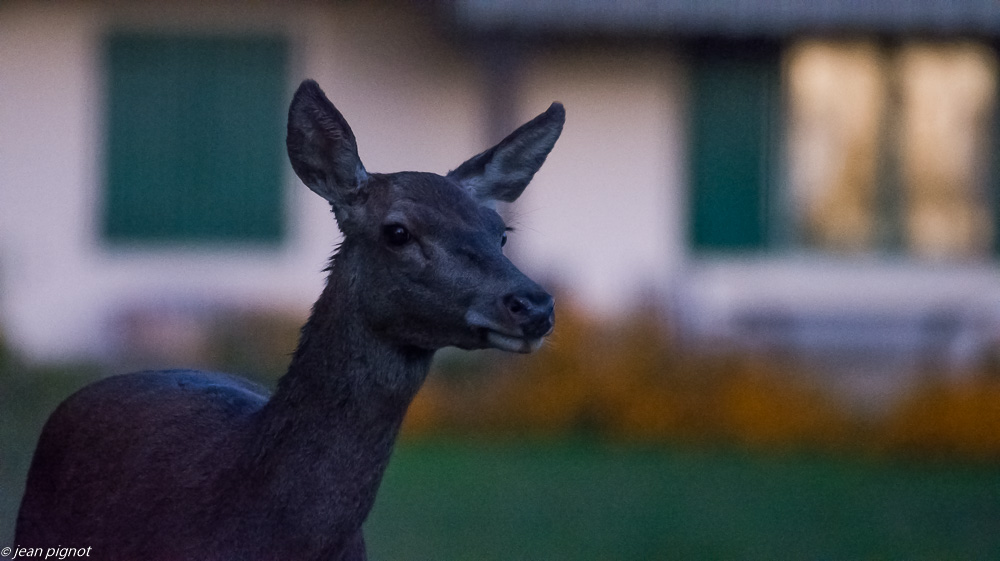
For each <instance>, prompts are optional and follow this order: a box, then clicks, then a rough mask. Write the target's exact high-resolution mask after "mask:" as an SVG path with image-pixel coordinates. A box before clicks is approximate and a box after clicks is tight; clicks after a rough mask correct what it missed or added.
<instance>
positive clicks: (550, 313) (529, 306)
mask: <svg viewBox="0 0 1000 561" xmlns="http://www.w3.org/2000/svg"><path fill="white" fill-rule="evenodd" d="M503 305H504V308H506V310H507V313H508V314H510V317H511V319H513V320H514V323H516V324H517V326H518V327H520V328H521V331H522V332H523V333H524V336H525V337H527V338H528V339H538V338H540V337H544V336H546V335H548V334H549V332H550V331H552V327H553V325H555V301H554V300H553V299H552V296H550V295H549V294H548V293H547V292H527V293H521V294H508V295H507V296H504V297H503Z"/></svg>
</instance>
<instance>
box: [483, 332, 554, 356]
mask: <svg viewBox="0 0 1000 561" xmlns="http://www.w3.org/2000/svg"><path fill="white" fill-rule="evenodd" d="M485 339H486V342H487V343H489V345H490V346H491V347H493V348H494V349H500V350H502V351H510V352H514V353H531V352H535V351H537V350H538V348H539V347H541V346H542V338H541V337H537V338H534V339H530V338H527V337H515V336H512V335H507V334H505V333H500V332H499V331H493V330H491V329H488V330H486V331H485Z"/></svg>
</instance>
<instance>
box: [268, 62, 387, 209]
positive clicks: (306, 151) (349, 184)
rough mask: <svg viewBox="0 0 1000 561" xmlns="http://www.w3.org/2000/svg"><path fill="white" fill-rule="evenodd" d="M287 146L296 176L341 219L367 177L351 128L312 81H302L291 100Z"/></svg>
mask: <svg viewBox="0 0 1000 561" xmlns="http://www.w3.org/2000/svg"><path fill="white" fill-rule="evenodd" d="M285 145H286V147H287V148H288V159H289V161H290V162H291V164H292V169H294V170H295V174H296V175H298V176H299V178H300V179H301V180H302V182H303V183H305V184H306V186H307V187H309V188H310V189H312V190H313V192H315V193H316V194H317V195H319V196H321V197H323V198H324V199H326V200H327V201H329V202H330V204H332V205H333V207H334V211H335V212H336V213H337V218H338V219H340V218H342V216H341V215H342V214H343V213H345V212H346V209H345V207H347V206H350V205H351V204H353V202H354V201H355V200H356V198H357V196H358V194H359V193H360V192H361V190H362V188H363V186H364V184H365V182H366V181H367V179H368V173H367V172H366V171H365V166H364V165H363V164H362V163H361V158H359V157H358V143H357V140H356V139H355V138H354V132H353V131H352V130H351V127H350V125H348V124H347V120H346V119H344V116H343V115H341V114H340V111H337V108H336V107H334V106H333V103H330V100H329V99H327V97H326V94H324V93H323V90H321V89H320V87H319V85H318V84H316V82H314V81H313V80H305V81H303V82H302V84H301V85H300V86H299V89H298V90H296V92H295V96H294V97H293V98H292V104H291V106H290V107H289V108H288V136H287V137H286V139H285Z"/></svg>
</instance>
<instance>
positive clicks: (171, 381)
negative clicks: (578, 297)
mask: <svg viewBox="0 0 1000 561" xmlns="http://www.w3.org/2000/svg"><path fill="white" fill-rule="evenodd" d="M564 121H565V110H564V109H563V107H562V105H561V104H559V103H553V104H552V105H551V106H550V107H549V108H548V109H547V110H546V111H545V112H544V113H542V114H540V115H538V116H537V117H535V118H534V119H532V120H530V121H529V122H527V123H526V124H524V125H522V126H521V127H520V128H518V129H517V130H515V131H514V132H513V133H511V134H510V135H509V136H507V137H506V138H504V139H503V140H502V141H500V142H499V143H498V144H496V145H495V146H493V147H492V148H489V149H487V150H485V151H484V152H482V153H480V154H478V155H476V156H473V157H472V158H470V159H469V160H467V161H465V162H464V163H462V164H461V165H459V166H458V167H457V168H455V169H454V170H452V171H450V172H448V173H447V174H445V175H438V174H434V173H428V172H411V171H405V172H397V173H387V174H382V173H369V172H368V171H367V170H366V169H365V167H364V165H363V164H362V163H361V159H360V158H359V156H358V147H357V141H356V139H355V136H354V132H353V131H352V130H351V127H350V126H349V125H348V124H347V121H346V120H345V119H344V117H343V115H341V113H340V112H339V111H338V110H337V109H336V108H335V107H334V105H333V104H332V103H331V102H330V100H329V99H328V98H327V97H326V94H325V93H324V92H323V91H322V90H321V89H320V87H319V86H318V85H317V83H316V82H315V81H312V80H305V81H303V82H302V83H301V85H300V86H299V87H298V89H297V91H296V92H295V94H294V96H293V98H292V102H291V106H290V108H289V111H288V130H287V137H286V145H287V151H288V157H289V160H290V162H291V165H292V169H293V170H294V172H295V173H296V175H297V176H298V177H299V179H301V181H302V182H303V183H304V184H305V185H306V186H307V187H309V189H311V190H312V191H313V192H314V193H316V194H317V195H319V196H320V197H322V198H323V199H325V200H326V201H327V202H328V203H329V205H330V206H331V208H332V210H333V214H334V218H335V220H336V222H337V225H338V227H339V229H340V231H341V233H342V234H343V238H342V240H341V243H340V245H339V247H338V248H337V249H336V250H335V251H334V254H333V257H332V258H331V259H330V264H329V267H328V268H327V269H326V272H327V273H328V276H327V279H326V285H325V288H324V289H323V290H322V293H321V295H320V296H319V299H318V300H317V301H316V303H315V304H314V305H313V308H312V311H311V314H310V316H309V318H308V320H307V322H306V323H305V325H304V327H303V328H302V330H301V334H300V338H299V342H298V346H297V348H296V350H295V351H294V353H293V354H292V355H291V360H290V364H289V366H288V369H287V371H286V372H285V374H284V375H283V376H282V377H281V378H280V379H279V380H278V382H277V384H276V387H275V389H274V391H273V394H272V395H270V396H269V395H268V393H269V392H268V391H267V390H265V389H263V388H262V387H259V386H258V385H256V384H254V383H251V382H249V381H247V380H245V379H243V378H240V377H237V376H234V375H230V374H224V373H216V372H205V371H198V370H159V371H145V372H138V373H130V374H123V375H117V376H111V377H107V378H104V379H102V380H99V381H97V382H94V383H93V384H90V385H88V386H85V387H84V388H83V389H81V390H79V391H77V392H76V393H74V394H73V395H71V396H70V397H68V398H67V399H66V400H65V401H63V402H62V403H61V404H60V405H59V406H58V407H57V408H56V410H55V411H54V412H53V413H52V415H51V416H50V417H49V419H48V420H47V422H46V424H45V426H44V428H43V430H42V433H41V436H40V437H39V441H38V444H37V447H36V449H35V453H34V456H33V458H32V462H31V466H30V469H29V473H28V477H27V483H26V486H25V492H24V496H23V499H22V502H21V506H20V510H19V512H18V517H17V522H16V527H15V541H16V545H17V546H18V547H26V548H32V547H36V548H41V547H46V548H48V547H55V546H62V547H89V548H91V549H90V550H89V552H90V557H91V558H96V559H108V560H123V561H124V560H128V561H134V560H137V559H143V560H164V561H166V560H171V561H176V560H183V559H199V560H268V561H273V560H278V559H302V560H314V559H315V560H319V559H322V560H359V559H366V550H365V542H364V536H363V531H362V530H363V524H364V522H365V519H366V517H367V516H368V513H369V511H370V510H371V508H372V505H373V503H374V500H375V497H376V493H377V491H378V488H379V485H380V482H381V480H382V476H383V474H384V472H385V469H386V466H387V464H388V462H389V459H390V455H391V452H392V449H393V447H394V445H395V442H396V439H397V436H398V434H399V430H400V426H401V423H402V421H403V418H404V415H405V413H406V410H407V407H408V406H409V404H410V403H411V401H412V400H413V398H414V396H415V395H416V393H417V391H418V390H419V389H420V387H421V385H422V384H423V382H424V379H425V378H426V377H427V375H428V372H429V368H430V365H431V361H432V357H433V356H434V354H435V352H436V351H437V350H439V349H441V348H444V347H458V348H461V349H486V348H493V349H500V350H503V351H510V352H515V353H529V352H532V351H534V350H537V349H538V348H539V346H540V345H541V344H542V342H543V340H544V338H545V337H546V336H548V335H549V334H550V332H551V331H552V329H553V326H554V322H555V315H554V300H553V298H552V296H551V295H550V294H549V293H548V292H546V291H545V290H544V289H543V288H541V287H540V286H539V285H538V284H537V283H536V282H534V281H533V280H531V279H530V278H528V277H527V276H526V275H525V274H524V273H522V272H521V271H520V270H519V269H518V268H517V267H515V266H514V265H513V264H512V263H511V261H510V260H509V259H508V258H507V257H506V256H505V255H504V254H503V249H502V247H503V245H504V243H505V242H506V239H507V232H508V230H509V229H508V228H507V226H506V225H505V222H504V220H503V219H502V218H501V215H500V214H499V212H498V203H510V202H513V201H515V200H516V199H517V198H518V197H519V196H520V195H521V193H522V192H523V191H524V189H525V187H527V185H528V183H529V182H530V181H531V179H532V177H533V176H534V175H535V173H536V172H537V171H538V169H539V168H540V167H541V165H542V164H543V162H544V161H545V159H546V157H547V156H548V154H549V152H550V151H551V150H552V148H553V146H554V144H555V142H556V140H557V139H558V137H559V135H560V134H561V132H562V128H563V123H564Z"/></svg>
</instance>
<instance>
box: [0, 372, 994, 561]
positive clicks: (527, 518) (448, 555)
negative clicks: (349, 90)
mask: <svg viewBox="0 0 1000 561" xmlns="http://www.w3.org/2000/svg"><path fill="white" fill-rule="evenodd" d="M3 374H5V373H4V372H2V369H0V546H3V545H7V544H9V542H10V540H11V539H12V535H13V524H14V517H15V515H16V509H17V505H18V503H19V501H20V496H21V493H22V491H23V485H24V477H25V473H26V471H27V468H28V464H29V461H30V457H31V452H32V449H33V447H34V444H35V440H36V438H37V434H38V431H39V430H40V429H41V425H42V423H43V422H44V420H45V418H46V416H47V415H48V414H49V412H51V411H52V409H53V408H54V407H55V405H56V404H57V403H58V402H59V401H60V400H61V399H62V398H63V397H65V396H66V395H68V394H69V393H70V392H71V391H72V390H73V389H75V388H76V387H79V386H80V385H82V384H83V383H84V382H85V381H87V380H88V379H92V378H94V377H96V373H94V372H90V373H83V374H81V373H80V372H61V371H53V372H37V371H36V372H32V373H31V375H30V376H19V375H12V374H7V375H3ZM367 539H368V544H369V549H370V557H371V558H372V559H373V560H374V561H377V560H397V559H399V560H425V559H426V560H448V559H463V560H465V559H477V560H478V559H482V560H489V559H504V560H507V559H553V560H556V559H573V560H585V559H612V560H626V559H637V560H647V559H649V560H652V559H685V560H690V559H830V560H833V559H851V560H854V559H908V560H911V559H912V560H919V559H1000V466H970V465H964V466H963V465H955V464H927V463H914V462H878V461H875V460H860V459H854V460H848V459H832V458H820V457H808V456H768V455H761V454H747V453H740V452H736V451H732V450H696V449H682V448H676V447H641V446H626V445H609V444H601V443H598V442H586V441H557V442H532V443H525V442H518V441H506V442H504V441H492V442H488V441H474V440H464V441H463V440H445V439H441V440H413V441H404V442H402V443H401V444H400V446H399V447H398V449H397V452H396V454H395V456H394V458H393V461H392V463H391V464H390V466H389V471H388V473H387V474H386V478H385V481H384V482H383V485H382V491H381V493H380V496H379V500H378V502H377V504H376V506H375V510H374V511H373V512H372V515H371V517H370V519H369V522H368V524H367Z"/></svg>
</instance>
